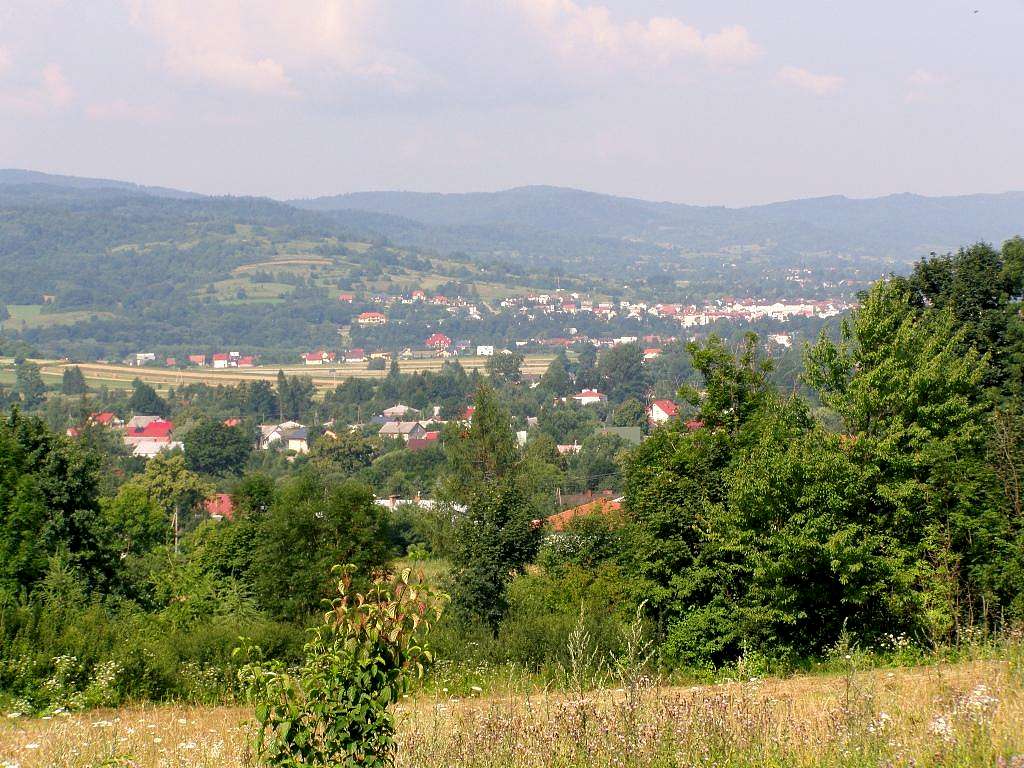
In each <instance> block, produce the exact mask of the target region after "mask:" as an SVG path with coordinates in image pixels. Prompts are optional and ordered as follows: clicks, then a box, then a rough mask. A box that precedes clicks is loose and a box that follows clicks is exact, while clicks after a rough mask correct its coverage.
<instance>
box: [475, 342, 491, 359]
mask: <svg viewBox="0 0 1024 768" xmlns="http://www.w3.org/2000/svg"><path fill="white" fill-rule="evenodd" d="M476 356H477V357H493V356H494V345H493V344H478V345H477V347H476Z"/></svg>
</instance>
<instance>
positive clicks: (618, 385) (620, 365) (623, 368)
mask: <svg viewBox="0 0 1024 768" xmlns="http://www.w3.org/2000/svg"><path fill="white" fill-rule="evenodd" d="M598 373H599V374H600V376H601V386H602V387H604V389H605V394H607V395H608V401H609V402H610V403H613V404H614V403H621V402H622V401H624V400H626V399H627V398H630V397H633V398H637V399H639V400H642V399H644V398H645V397H646V396H647V387H648V381H647V371H645V370H644V352H643V350H642V349H641V348H640V345H639V344H617V345H616V346H614V347H612V348H611V349H608V350H606V351H605V352H604V353H603V354H602V355H601V357H600V360H599V361H598Z"/></svg>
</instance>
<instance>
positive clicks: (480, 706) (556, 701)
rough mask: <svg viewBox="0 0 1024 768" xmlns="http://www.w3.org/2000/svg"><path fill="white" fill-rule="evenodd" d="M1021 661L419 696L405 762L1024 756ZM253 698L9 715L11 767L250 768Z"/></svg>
mask: <svg viewBox="0 0 1024 768" xmlns="http://www.w3.org/2000/svg"><path fill="white" fill-rule="evenodd" d="M1022 674H1024V672H1022V670H1021V668H1020V666H1019V660H1017V661H1016V662H1015V661H1014V660H1013V659H1011V658H1006V659H1002V660H977V661H971V662H965V663H961V664H957V665H934V666H928V667H919V668H914V669H892V670H886V669H874V670H865V671H861V672H856V671H850V672H848V673H847V674H837V675H829V676H825V675H822V676H802V677H794V678H789V679H756V678H755V679H749V680H746V681H743V682H731V683H723V684H720V685H714V686H693V687H663V686H659V685H657V684H655V683H653V682H652V681H650V680H647V679H643V678H640V679H636V680H632V681H630V682H627V683H626V684H624V685H619V686H618V687H605V688H600V689H596V690H581V691H580V692H576V693H572V692H559V693H555V692H550V691H547V692H545V691H543V690H540V691H535V692H534V693H532V694H505V695H500V694H495V695H488V694H486V693H484V694H482V695H481V697H479V698H476V697H473V698H468V699H461V700H460V699H458V698H454V697H448V696H446V695H444V694H438V695H426V694H421V695H416V696H413V697H412V698H410V699H409V700H408V701H407V703H406V704H405V705H403V706H402V707H401V708H400V710H399V712H398V751H397V765H398V766H401V767H402V768H414V767H415V768H448V767H449V766H460V767H461V768H484V767H485V766H487V767H488V768H491V767H507V768H541V767H542V766H564V767H565V768H583V767H584V766H602V767H605V766H607V768H612V767H613V766H616V767H618V766H649V767H651V768H670V767H672V768H682V767H683V766H719V767H722V768H754V767H755V766H757V767H758V768H761V767H762V766H768V767H769V768H825V766H830V767H831V766H836V767H840V768H847V767H849V768H868V766H872V767H876V768H883V767H889V766H892V767H893V768H896V767H897V766H899V767H904V768H910V767H911V766H913V767H914V768H938V767H939V766H950V767H952V766H957V767H961V768H966V767H967V766H990V767H992V768H997V767H1000V766H1001V767H1002V768H1020V766H1022V765H1024V727H1022V724H1024V677H1022ZM249 719H250V714H249V712H248V711H247V710H246V709H244V708H239V707H193V706H170V705H168V706H135V707H126V708H122V709H119V710H108V711H94V712H87V713H83V714H63V715H57V716H55V717H53V718H51V719H30V718H25V717H7V718H3V719H0V766H18V768H86V767H87V766H88V767H90V768H92V767H98V766H107V767H108V768H112V767H116V768H127V767H128V766H133V767H134V768H158V767H159V768H165V767H166V768H214V767H216V768H240V767H241V766H248V765H252V763H251V762H250V754H249V748H248V743H249V728H250V726H249Z"/></svg>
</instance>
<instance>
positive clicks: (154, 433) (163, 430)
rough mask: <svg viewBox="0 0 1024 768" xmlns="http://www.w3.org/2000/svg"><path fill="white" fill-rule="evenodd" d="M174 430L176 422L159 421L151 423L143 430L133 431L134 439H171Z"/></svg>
mask: <svg viewBox="0 0 1024 768" xmlns="http://www.w3.org/2000/svg"><path fill="white" fill-rule="evenodd" d="M173 430H174V422H172V421H166V420H164V419H157V420H156V421H151V422H149V424H147V425H146V426H144V427H143V428H142V429H135V430H133V431H132V433H131V436H132V437H170V436H171V432H172V431H173Z"/></svg>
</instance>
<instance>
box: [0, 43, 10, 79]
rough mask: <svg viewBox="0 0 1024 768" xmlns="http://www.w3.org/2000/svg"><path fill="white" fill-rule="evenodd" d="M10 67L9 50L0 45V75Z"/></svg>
mask: <svg viewBox="0 0 1024 768" xmlns="http://www.w3.org/2000/svg"><path fill="white" fill-rule="evenodd" d="M10 68H11V52H10V51H8V50H7V49H6V48H4V47H3V46H2V45H0V75H2V74H4V73H5V72H6V71H7V70H8V69H10Z"/></svg>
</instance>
